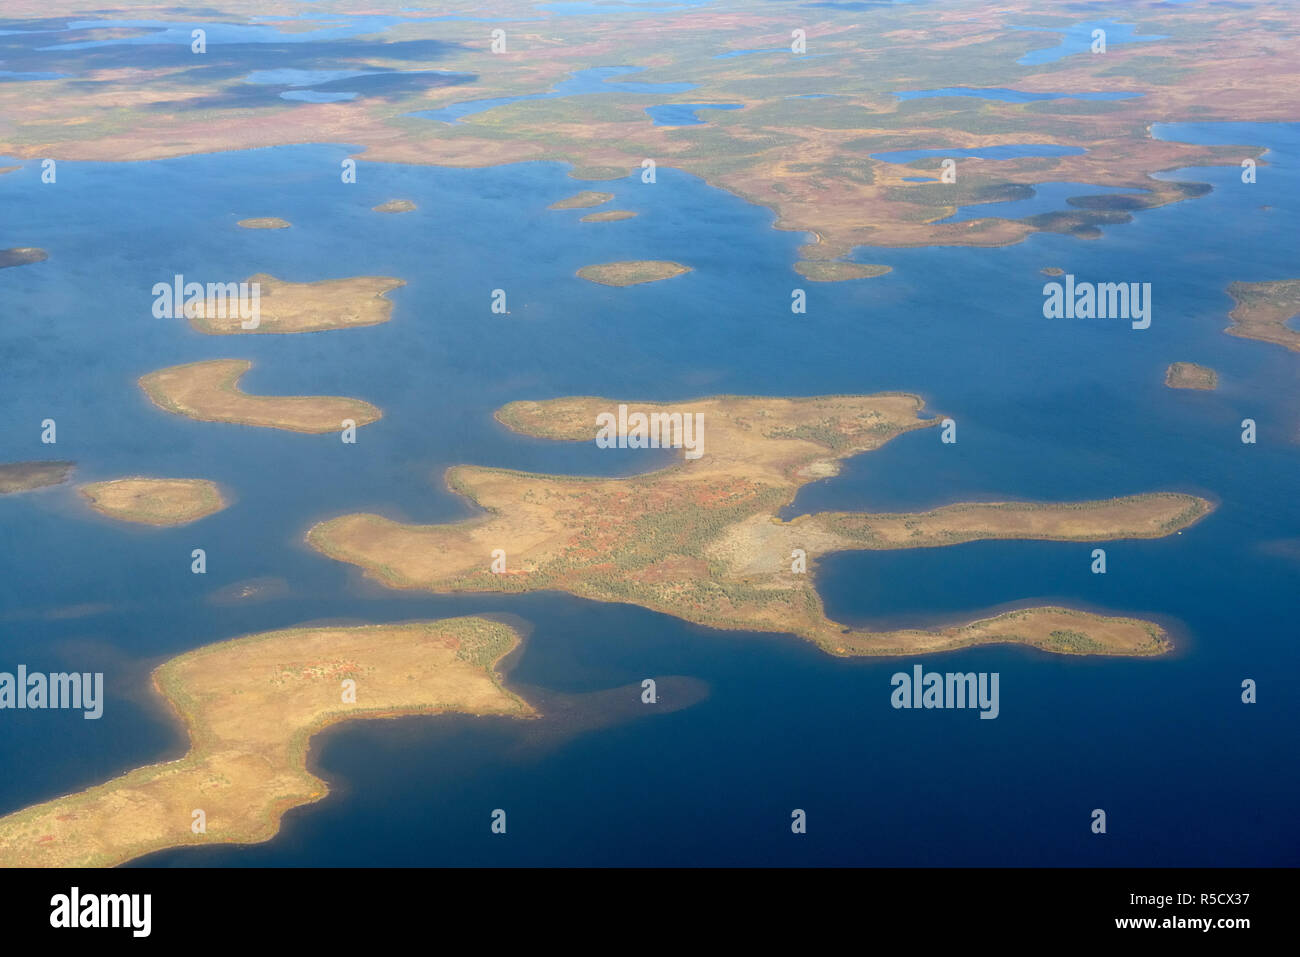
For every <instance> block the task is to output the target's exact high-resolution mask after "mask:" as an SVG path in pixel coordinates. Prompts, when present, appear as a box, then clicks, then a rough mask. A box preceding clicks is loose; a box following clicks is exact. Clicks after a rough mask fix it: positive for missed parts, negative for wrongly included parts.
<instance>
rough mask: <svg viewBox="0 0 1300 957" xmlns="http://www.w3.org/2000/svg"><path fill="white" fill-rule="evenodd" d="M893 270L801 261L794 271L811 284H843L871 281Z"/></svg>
mask: <svg viewBox="0 0 1300 957" xmlns="http://www.w3.org/2000/svg"><path fill="white" fill-rule="evenodd" d="M892 270H893V267H892V266H881V265H877V264H874V263H846V262H839V261H837V260H825V261H823V260H803V261H801V262H797V263H795V264H794V271H795V272H797V273H798V274H799V275H801V276H803V277H804V278H805V279H811V280H812V281H813V282H844V281H845V280H848V279H873V278H875V277H876V276H883V275H884V274H885V273H887V272H891V271H892Z"/></svg>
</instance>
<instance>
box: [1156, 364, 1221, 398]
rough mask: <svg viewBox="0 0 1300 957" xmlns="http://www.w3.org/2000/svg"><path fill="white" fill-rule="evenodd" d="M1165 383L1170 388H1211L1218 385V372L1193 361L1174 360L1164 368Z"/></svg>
mask: <svg viewBox="0 0 1300 957" xmlns="http://www.w3.org/2000/svg"><path fill="white" fill-rule="evenodd" d="M1165 385H1167V386H1169V388H1171V389H1203V390H1206V391H1208V390H1211V389H1217V388H1218V387H1219V374H1218V373H1217V372H1215V371H1214V370H1213V369H1211V368H1210V367H1209V366H1198V365H1197V364H1196V363H1195V362H1175V363H1173V364H1171V365H1170V366H1169V368H1168V369H1166V370H1165Z"/></svg>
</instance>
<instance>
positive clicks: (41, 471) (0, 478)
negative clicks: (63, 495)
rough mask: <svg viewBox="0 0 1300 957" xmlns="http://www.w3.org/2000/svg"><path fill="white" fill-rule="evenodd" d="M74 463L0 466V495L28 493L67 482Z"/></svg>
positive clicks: (31, 463) (8, 464)
mask: <svg viewBox="0 0 1300 957" xmlns="http://www.w3.org/2000/svg"><path fill="white" fill-rule="evenodd" d="M75 467H76V463H75V462H10V463H6V464H4V465H0V495H11V494H13V493H14V492H30V491H32V490H33V489H38V488H45V487H46V486H49V485H59V484H61V483H63V482H66V481H67V480H68V476H69V475H71V474H72V470H73V469H74V468H75Z"/></svg>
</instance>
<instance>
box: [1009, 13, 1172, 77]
mask: <svg viewBox="0 0 1300 957" xmlns="http://www.w3.org/2000/svg"><path fill="white" fill-rule="evenodd" d="M1012 29H1013V30H1027V31H1031V32H1034V33H1058V34H1060V35H1061V42H1060V44H1059V45H1058V46H1054V47H1043V48H1042V49H1038V50H1033V51H1031V52H1029V53H1026V54H1025V55H1024V56H1022V57H1021V58H1020V59H1019V60H1017V61H1016V62H1017V63H1019V64H1020V65H1021V66H1038V65H1040V64H1043V63H1055V62H1056V61H1057V60H1060V59H1062V58H1064V57H1067V56H1073V55H1074V54H1076V53H1091V51H1092V32H1093V31H1094V30H1104V31H1105V32H1106V47H1107V49H1109V48H1110V47H1112V46H1118V45H1120V44H1123V43H1151V42H1154V41H1156V40H1167V39H1168V37H1165V36H1161V35H1158V34H1150V35H1141V34H1139V33H1138V32H1137V29H1136V27H1135V26H1134V25H1133V24H1131V23H1120V22H1118V21H1116V20H1090V21H1087V22H1084V23H1074V24H1070V25H1069V26H1061V27H1012ZM1097 55H1101V54H1097Z"/></svg>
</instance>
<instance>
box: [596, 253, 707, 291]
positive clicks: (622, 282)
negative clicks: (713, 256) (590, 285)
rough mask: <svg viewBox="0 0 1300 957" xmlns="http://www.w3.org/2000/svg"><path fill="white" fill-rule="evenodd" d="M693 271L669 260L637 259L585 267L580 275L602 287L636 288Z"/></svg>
mask: <svg viewBox="0 0 1300 957" xmlns="http://www.w3.org/2000/svg"><path fill="white" fill-rule="evenodd" d="M690 271H691V267H690V266H683V265H682V264H681V263H675V262H671V261H668V260H659V259H635V260H629V261H625V262H616V263H601V264H600V265H596V266H583V267H582V268H581V269H579V270H578V275H579V276H581V277H582V278H583V279H586V280H588V281H590V282H598V283H600V284H601V285H602V286H635V285H636V284H638V283H643V282H658V281H659V280H661V279H672V278H673V277H674V276H680V275H682V273H688V272H690Z"/></svg>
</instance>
